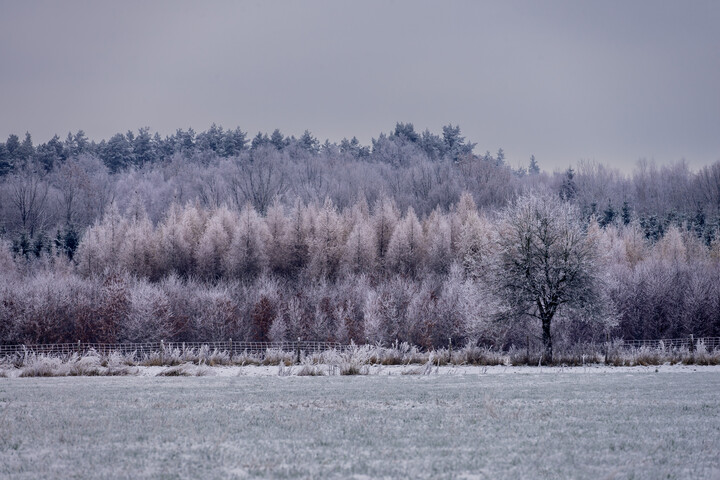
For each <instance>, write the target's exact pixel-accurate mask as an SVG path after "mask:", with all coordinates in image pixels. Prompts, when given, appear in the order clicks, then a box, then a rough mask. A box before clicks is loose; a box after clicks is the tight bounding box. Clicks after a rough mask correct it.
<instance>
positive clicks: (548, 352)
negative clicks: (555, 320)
mask: <svg viewBox="0 0 720 480" xmlns="http://www.w3.org/2000/svg"><path fill="white" fill-rule="evenodd" d="M551 320H552V319H551V318H543V319H542V330H543V332H542V338H543V345H544V346H545V354H544V355H543V360H544V362H543V363H546V364H548V365H550V364H552V361H553V351H552V337H551V336H550V321H551Z"/></svg>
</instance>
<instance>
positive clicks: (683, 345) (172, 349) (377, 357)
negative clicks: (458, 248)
mask: <svg viewBox="0 0 720 480" xmlns="http://www.w3.org/2000/svg"><path fill="white" fill-rule="evenodd" d="M535 343H537V342H533V341H531V339H530V338H528V342H527V345H525V346H524V347H511V348H509V349H506V350H504V351H503V350H497V349H493V348H490V347H481V346H474V345H467V346H464V347H461V346H457V345H453V342H452V339H448V346H447V348H445V349H439V350H432V351H424V350H423V349H422V348H419V347H416V346H412V345H408V344H406V343H399V342H395V343H393V344H392V345H389V346H385V345H370V344H368V345H355V344H350V345H346V344H341V343H336V342H314V341H302V340H298V341H295V342H244V341H243V342H235V341H233V340H232V339H230V340H228V341H224V342H182V343H174V342H164V341H160V342H148V343H116V344H108V343H82V342H77V343H60V344H36V345H0V359H1V358H4V359H13V358H15V359H20V358H23V357H27V356H33V355H34V356H37V355H44V356H50V357H69V356H83V355H87V354H96V355H101V356H110V355H121V356H123V357H124V358H126V359H128V360H131V361H136V362H144V363H146V364H148V363H150V364H160V365H163V364H168V363H177V362H181V361H195V362H198V361H200V360H208V359H210V360H213V359H214V361H215V363H220V364H233V363H236V364H244V363H263V362H265V363H267V361H268V360H273V359H274V360H276V361H282V362H283V363H300V362H301V361H302V360H303V359H305V358H306V357H312V356H318V355H321V354H323V353H326V352H337V353H352V352H353V351H356V350H358V349H364V350H366V351H367V353H368V355H367V358H368V359H371V360H372V362H373V363H383V364H396V363H424V362H426V361H430V360H431V359H434V360H435V361H437V362H442V363H453V364H481V365H492V364H513V365H519V364H538V363H540V362H542V363H545V362H544V361H543V359H542V358H541V355H542V347H541V346H539V345H535ZM696 357H697V358H696ZM318 358H320V357H318ZM666 361H670V362H672V363H677V362H688V361H690V362H691V363H695V362H698V361H699V362H706V361H707V362H708V363H714V364H718V363H720V337H702V338H695V337H693V336H692V335H691V336H689V337H686V338H673V339H661V340H609V339H608V340H607V341H606V342H603V343H583V344H577V345H573V346H571V347H569V348H565V349H563V350H561V351H559V352H558V354H557V356H556V358H554V363H557V364H561V363H565V364H573V365H579V364H585V363H606V364H614V365H630V364H632V365H635V364H645V363H647V364H658V363H664V362H666ZM271 363H272V362H271Z"/></svg>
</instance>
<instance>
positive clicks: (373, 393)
mask: <svg viewBox="0 0 720 480" xmlns="http://www.w3.org/2000/svg"><path fill="white" fill-rule="evenodd" d="M0 478H8V479H30V478H32V479H35V478H128V479H130V478H132V479H135V478H206V479H213V478H475V479H483V478H592V479H596V478H600V479H602V478H616V479H620V478H636V479H658V478H720V373H718V372H717V370H704V369H702V368H698V369H697V371H690V370H689V371H683V372H674V371H670V372H663V371H662V370H661V371H660V373H656V372H655V371H654V369H645V370H640V369H615V370H613V371H612V372H601V373H586V374H584V373H582V372H578V371H577V370H576V371H574V372H573V373H565V372H562V371H561V370H551V369H545V370H544V371H538V370H534V369H532V368H528V369H525V370H515V371H514V373H506V374H504V373H497V372H496V374H492V375H484V374H481V371H480V370H479V369H478V370H476V371H475V373H467V372H466V373H464V374H455V375H449V374H440V375H429V376H401V375H369V376H354V377H340V376H325V377H297V376H289V377H278V376H247V375H245V376H215V377H182V378H172V377H171V378H164V377H145V376H135V377H117V378H116V377H90V378H88V377H81V378H70V377H67V378H0Z"/></svg>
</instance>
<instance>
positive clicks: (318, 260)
mask: <svg viewBox="0 0 720 480" xmlns="http://www.w3.org/2000/svg"><path fill="white" fill-rule="evenodd" d="M314 217H315V219H314V220H315V221H314V228H313V235H312V236H311V238H310V241H309V244H310V252H309V253H310V270H311V272H312V274H313V275H314V276H315V277H316V278H317V277H323V278H334V277H335V275H336V274H337V272H338V269H339V267H340V259H341V257H342V254H343V246H344V242H343V240H344V239H343V237H344V235H343V233H344V232H343V228H342V223H341V222H340V217H339V215H338V213H337V210H336V209H335V205H333V203H332V201H331V200H329V199H327V200H326V201H325V203H324V204H323V206H322V208H321V209H320V210H319V211H318V212H317V213H316V214H315V215H314Z"/></svg>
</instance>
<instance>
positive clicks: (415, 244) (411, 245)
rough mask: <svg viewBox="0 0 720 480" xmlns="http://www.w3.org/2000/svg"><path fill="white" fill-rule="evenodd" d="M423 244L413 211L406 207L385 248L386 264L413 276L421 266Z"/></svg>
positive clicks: (421, 233) (420, 228)
mask: <svg viewBox="0 0 720 480" xmlns="http://www.w3.org/2000/svg"><path fill="white" fill-rule="evenodd" d="M424 258H425V244H424V238H423V231H422V227H421V226H420V222H419V221H418V218H417V216H416V215H415V211H414V210H413V209H412V207H411V208H409V209H408V212H407V214H406V215H405V218H403V219H402V220H401V221H400V222H399V223H398V225H397V227H395V230H394V231H393V234H392V237H391V238H390V243H389V244H388V250H387V264H388V265H389V266H390V268H391V269H392V270H393V271H395V272H397V273H400V274H402V275H408V276H411V277H412V276H415V275H416V274H417V273H418V272H419V270H420V269H421V268H422V265H423V261H424Z"/></svg>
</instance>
